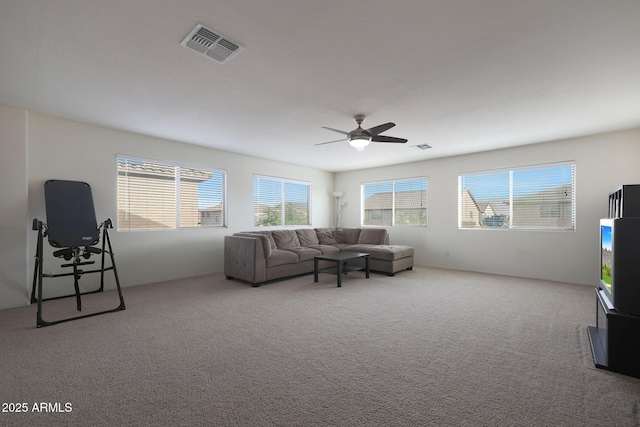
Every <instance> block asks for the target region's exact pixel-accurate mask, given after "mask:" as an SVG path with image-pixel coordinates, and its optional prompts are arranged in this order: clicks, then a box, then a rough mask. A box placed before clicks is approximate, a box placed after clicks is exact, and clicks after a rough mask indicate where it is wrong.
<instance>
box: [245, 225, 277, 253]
mask: <svg viewBox="0 0 640 427" xmlns="http://www.w3.org/2000/svg"><path fill="white" fill-rule="evenodd" d="M247 233H254V234H262V235H263V236H267V239H268V240H269V244H270V245H271V249H278V247H277V246H276V241H275V240H273V236H272V235H271V231H270V230H258V231H248V232H247Z"/></svg>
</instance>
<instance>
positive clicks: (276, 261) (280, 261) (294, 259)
mask: <svg viewBox="0 0 640 427" xmlns="http://www.w3.org/2000/svg"><path fill="white" fill-rule="evenodd" d="M297 263H298V255H296V254H294V253H293V252H289V251H285V250H282V249H275V250H273V251H271V256H270V257H269V258H268V259H267V267H275V266H276V265H284V264H297Z"/></svg>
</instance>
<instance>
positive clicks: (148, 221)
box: [118, 157, 227, 230]
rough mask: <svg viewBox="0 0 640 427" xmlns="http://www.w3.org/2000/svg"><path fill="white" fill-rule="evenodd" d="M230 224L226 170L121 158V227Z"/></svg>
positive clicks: (127, 228) (119, 165)
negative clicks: (227, 210) (227, 220)
mask: <svg viewBox="0 0 640 427" xmlns="http://www.w3.org/2000/svg"><path fill="white" fill-rule="evenodd" d="M226 224H227V222H226V172H224V171H220V170H214V169H206V168H194V167H182V166H179V165H171V164H168V163H160V162H155V161H147V160H138V159H131V158H124V157H119V158H118V230H151V229H172V228H187V227H203V226H214V227H225V226H226Z"/></svg>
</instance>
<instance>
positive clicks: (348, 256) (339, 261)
mask: <svg viewBox="0 0 640 427" xmlns="http://www.w3.org/2000/svg"><path fill="white" fill-rule="evenodd" d="M358 258H364V259H365V261H364V267H358V266H355V265H348V264H347V262H349V261H351V260H354V259H358ZM320 260H323V261H333V262H335V263H336V266H335V267H329V268H321V269H318V261H320ZM358 270H364V271H365V273H366V275H367V279H368V278H369V254H366V253H363V252H338V253H335V254H326V255H317V256H315V257H314V258H313V281H314V282H317V281H318V273H329V274H335V275H337V276H338V287H339V288H341V287H342V275H343V274H347V273H348V272H349V271H358Z"/></svg>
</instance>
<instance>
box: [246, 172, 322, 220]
mask: <svg viewBox="0 0 640 427" xmlns="http://www.w3.org/2000/svg"><path fill="white" fill-rule="evenodd" d="M310 191H311V185H310V184H309V183H308V182H302V181H293V180H286V179H281V178H273V177H265V176H254V178H253V206H254V225H255V226H257V227H268V226H281V225H310V224H311V221H310V215H309V213H310V194H311V193H310Z"/></svg>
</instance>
